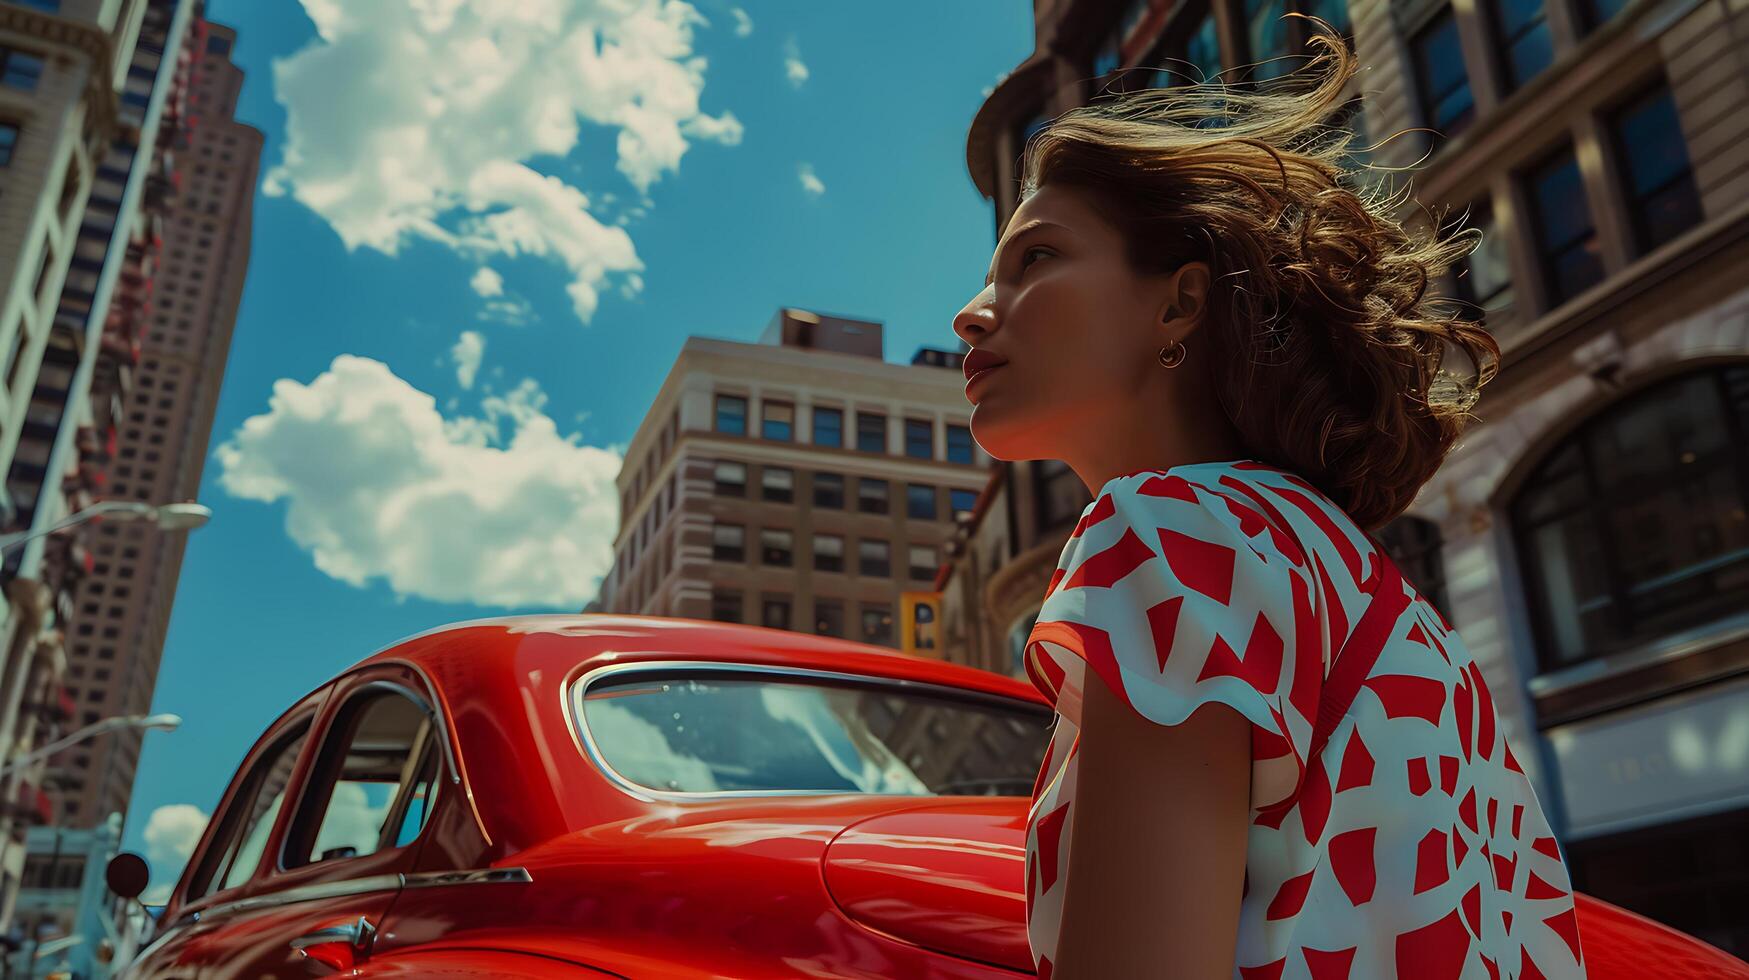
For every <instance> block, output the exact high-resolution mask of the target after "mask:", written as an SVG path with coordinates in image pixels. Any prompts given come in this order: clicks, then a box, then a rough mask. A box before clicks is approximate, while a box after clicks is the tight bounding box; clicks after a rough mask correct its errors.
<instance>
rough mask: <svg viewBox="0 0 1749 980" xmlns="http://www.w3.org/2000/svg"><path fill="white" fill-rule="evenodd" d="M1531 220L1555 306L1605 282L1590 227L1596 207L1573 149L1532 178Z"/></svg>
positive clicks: (1540, 168)
mask: <svg viewBox="0 0 1749 980" xmlns="http://www.w3.org/2000/svg"><path fill="white" fill-rule="evenodd" d="M1529 184H1530V186H1529V195H1528V196H1529V197H1530V209H1531V218H1532V221H1534V222H1535V225H1536V242H1537V257H1538V258H1539V260H1540V261H1541V264H1542V273H1543V279H1544V281H1545V282H1546V283H1547V284H1548V290H1549V300H1550V304H1549V305H1551V306H1559V305H1560V304H1562V303H1565V302H1566V301H1567V300H1569V299H1572V298H1573V297H1574V296H1577V295H1579V294H1580V293H1582V292H1584V291H1585V290H1586V289H1588V288H1590V287H1591V286H1593V285H1595V284H1597V283H1598V282H1600V281H1602V279H1603V258H1602V255H1601V253H1600V251H1599V249H1598V244H1597V233H1596V230H1595V229H1594V228H1593V227H1592V224H1591V205H1590V204H1589V203H1587V201H1586V199H1585V182H1584V181H1583V180H1582V179H1581V178H1580V176H1579V159H1578V158H1577V157H1575V156H1574V155H1573V148H1572V147H1571V146H1568V147H1563V148H1562V149H1561V151H1560V152H1559V153H1556V154H1555V155H1554V156H1552V157H1550V158H1549V159H1548V160H1546V161H1544V162H1543V163H1542V164H1541V165H1540V166H1538V167H1537V168H1536V169H1535V170H1533V171H1532V172H1531V174H1530V181H1529Z"/></svg>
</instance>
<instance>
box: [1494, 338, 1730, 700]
mask: <svg viewBox="0 0 1749 980" xmlns="http://www.w3.org/2000/svg"><path fill="white" fill-rule="evenodd" d="M1746 511H1749V365H1731V366H1729V367H1723V368H1712V369H1708V370H1704V371H1699V372H1695V373H1692V374H1687V375H1684V376H1682V377H1679V378H1675V379H1673V380H1670V381H1666V382H1663V383H1660V384H1658V385H1655V386H1653V387H1651V388H1647V389H1645V390H1642V391H1639V392H1636V393H1634V394H1632V395H1630V396H1628V397H1627V398H1624V399H1623V400H1622V401H1620V402H1618V403H1616V404H1615V405H1612V406H1610V407H1609V408H1608V409H1606V410H1604V411H1603V412H1601V413H1599V414H1598V415H1597V416H1596V417H1595V418H1592V419H1590V420H1589V421H1587V422H1585V423H1584V424H1583V425H1581V426H1580V427H1579V428H1578V429H1577V430H1575V431H1574V432H1572V433H1571V434H1569V435H1568V436H1567V437H1565V438H1564V439H1562V440H1561V442H1560V444H1559V445H1557V446H1555V447H1554V449H1552V450H1551V451H1550V452H1549V454H1548V456H1547V458H1545V459H1544V460H1543V461H1542V462H1541V463H1540V464H1539V465H1538V466H1537V469H1536V472H1535V473H1533V474H1532V475H1531V477H1530V479H1529V480H1527V481H1526V482H1525V484H1524V486H1523V488H1522V489H1520V490H1519V492H1518V495H1517V497H1516V498H1515V499H1514V500H1513V501H1512V505H1511V519H1512V528H1513V533H1514V535H1515V536H1516V539H1517V543H1518V553H1519V557H1520V561H1521V562H1522V564H1523V568H1524V571H1525V584H1526V587H1527V589H1528V592H1529V596H1528V598H1529V601H1530V606H1531V609H1532V612H1533V615H1534V617H1535V625H1536V630H1537V636H1538V644H1537V646H1538V653H1539V659H1540V660H1541V662H1542V666H1543V668H1544V669H1545V670H1552V669H1556V668H1560V667H1564V666H1566V665H1568V664H1572V663H1576V662H1579V661H1582V660H1589V659H1592V658H1595V657H1599V656H1604V655H1607V654H1610V653H1614V652H1616V651H1619V650H1622V649H1626V648H1631V647H1633V646H1636V645H1639V644H1642V643H1645V642H1646V641H1648V640H1653V639H1657V638H1658V637H1662V636H1668V635H1670V634H1673V633H1676V632H1679V631H1682V630H1686V629H1692V628H1695V627H1700V626H1705V625H1707V624H1709V623H1711V622H1714V621H1716V620H1719V619H1721V618H1724V617H1725V616H1728V615H1730V614H1731V613H1734V612H1738V611H1741V610H1743V609H1745V608H1749V518H1746Z"/></svg>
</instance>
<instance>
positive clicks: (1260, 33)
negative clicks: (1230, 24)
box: [1245, 0, 1294, 82]
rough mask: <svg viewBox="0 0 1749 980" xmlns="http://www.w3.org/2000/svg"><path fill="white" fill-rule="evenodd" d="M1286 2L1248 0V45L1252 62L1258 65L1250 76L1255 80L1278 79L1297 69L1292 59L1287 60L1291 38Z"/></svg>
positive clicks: (1246, 18)
mask: <svg viewBox="0 0 1749 980" xmlns="http://www.w3.org/2000/svg"><path fill="white" fill-rule="evenodd" d="M1286 13H1287V3H1286V0H1245V43H1246V46H1247V54H1248V55H1249V60H1250V61H1252V62H1254V63H1255V65H1254V67H1253V68H1252V69H1251V77H1252V78H1253V79H1254V80H1256V81H1260V82H1261V81H1264V80H1265V79H1270V78H1276V77H1279V76H1281V75H1285V74H1287V73H1288V72H1290V71H1292V70H1293V69H1294V64H1293V59H1291V58H1288V57H1286V55H1287V54H1288V53H1289V51H1290V46H1291V44H1292V39H1291V38H1290V37H1289V36H1288V23H1289V21H1287V20H1284V19H1283V17H1282V15H1283V14H1286Z"/></svg>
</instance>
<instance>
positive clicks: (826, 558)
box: [814, 534, 844, 572]
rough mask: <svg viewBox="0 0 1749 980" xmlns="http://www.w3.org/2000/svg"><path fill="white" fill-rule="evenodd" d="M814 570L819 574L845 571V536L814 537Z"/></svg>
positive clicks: (824, 535) (819, 535) (820, 535)
mask: <svg viewBox="0 0 1749 980" xmlns="http://www.w3.org/2000/svg"><path fill="white" fill-rule="evenodd" d="M814 570H815V571H817V572H842V571H844V536H843V535H841V534H816V535H814Z"/></svg>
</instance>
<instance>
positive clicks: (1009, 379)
mask: <svg viewBox="0 0 1749 980" xmlns="http://www.w3.org/2000/svg"><path fill="white" fill-rule="evenodd" d="M1193 265H1201V263H1193ZM1185 268H1189V267H1188V266H1187V267H1185ZM1204 268H1205V269H1206V266H1204ZM1182 271H1183V270H1182V269H1181V270H1178V271H1174V272H1173V273H1169V274H1164V275H1147V276H1143V275H1138V274H1137V273H1135V272H1134V271H1133V270H1132V269H1131V267H1130V264H1129V262H1128V260H1127V259H1126V258H1125V255H1124V245H1123V240H1122V238H1121V236H1120V235H1119V233H1118V231H1117V229H1116V228H1115V227H1113V226H1112V225H1111V224H1110V223H1109V222H1108V221H1106V219H1105V218H1104V216H1103V215H1101V214H1100V213H1099V211H1098V210H1096V209H1095V208H1094V207H1093V205H1092V204H1091V203H1090V201H1089V199H1088V198H1087V196H1086V195H1085V193H1084V192H1082V191H1080V190H1079V189H1077V188H1074V187H1069V186H1059V185H1051V184H1046V185H1045V186H1044V187H1042V188H1041V189H1040V190H1039V191H1038V192H1037V193H1035V194H1034V195H1033V196H1032V197H1030V198H1028V199H1027V200H1026V201H1025V202H1023V203H1022V204H1021V205H1020V207H1019V209H1017V210H1016V211H1015V212H1014V216H1013V217H1012V218H1010V219H1009V222H1008V227H1007V229H1006V231H1005V232H1004V234H1003V236H1002V240H1001V241H1000V243H998V245H997V247H996V253H995V256H994V257H993V259H992V260H991V264H990V279H989V282H988V284H987V285H986V286H985V287H984V289H983V290H982V291H981V292H979V293H978V294H977V295H976V296H974V297H973V298H972V301H971V302H970V303H968V304H966V306H965V308H964V309H962V310H960V312H959V314H958V315H957V316H955V317H954V321H953V329H954V333H956V334H958V335H959V337H960V339H961V340H964V341H965V342H966V343H967V344H968V345H970V346H971V348H972V350H971V351H969V352H968V353H967V363H968V373H973V372H975V371H976V369H977V368H978V367H979V366H981V364H982V363H984V362H994V361H995V360H997V359H1000V360H1001V361H1002V362H1005V363H1002V364H1001V365H1000V366H998V367H996V368H994V369H993V370H989V371H986V372H984V373H981V374H975V376H974V377H973V378H972V380H971V381H970V383H969V384H968V385H967V387H966V399H967V400H968V401H970V402H971V403H972V404H973V406H974V407H973V409H972V434H973V436H974V437H975V438H976V439H977V441H978V444H979V445H981V446H983V447H984V450H985V451H986V452H988V453H990V455H992V456H994V457H995V458H997V459H1004V460H1023V459H1061V460H1066V461H1068V462H1070V463H1071V465H1075V466H1076V467H1077V469H1080V468H1081V466H1080V465H1079V463H1080V461H1082V460H1087V461H1089V463H1090V466H1097V465H1098V460H1099V459H1100V458H1101V457H1109V456H1111V454H1112V452H1113V451H1116V447H1117V446H1120V445H1122V444H1123V443H1124V442H1125V441H1126V440H1127V441H1130V442H1131V443H1134V434H1135V433H1136V432H1137V430H1139V429H1140V430H1145V429H1148V428H1156V429H1157V428H1158V427H1159V425H1160V423H1161V422H1162V421H1163V419H1162V416H1161V415H1159V414H1154V413H1156V412H1162V411H1166V410H1167V409H1168V402H1169V400H1170V396H1169V393H1168V392H1166V391H1164V390H1163V386H1165V382H1166V377H1165V376H1166V375H1167V373H1168V372H1167V370H1166V369H1165V368H1163V367H1161V365H1160V362H1159V360H1158V358H1157V355H1158V353H1159V350H1160V348H1161V347H1163V346H1166V345H1167V344H1168V343H1170V342H1172V341H1173V340H1176V339H1181V338H1182V337H1183V336H1184V334H1185V333H1186V331H1187V330H1188V328H1189V326H1191V325H1194V324H1193V321H1190V320H1186V319H1185V318H1184V317H1183V315H1182V314H1184V313H1185V312H1190V313H1192V314H1194V313H1195V312H1197V311H1196V310H1188V311H1186V310H1184V309H1175V307H1178V306H1181V305H1182V303H1181V302H1180V301H1181V297H1180V292H1181V289H1180V279H1181V278H1183V277H1182V276H1181V275H1180V273H1181V272H1182ZM1165 387H1169V386H1165ZM1143 441H1144V442H1145V441H1146V439H1145V437H1144V438H1143ZM1101 442H1109V443H1111V445H1110V446H1106V447H1101V446H1098V445H1095V444H1096V443H1101Z"/></svg>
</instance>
